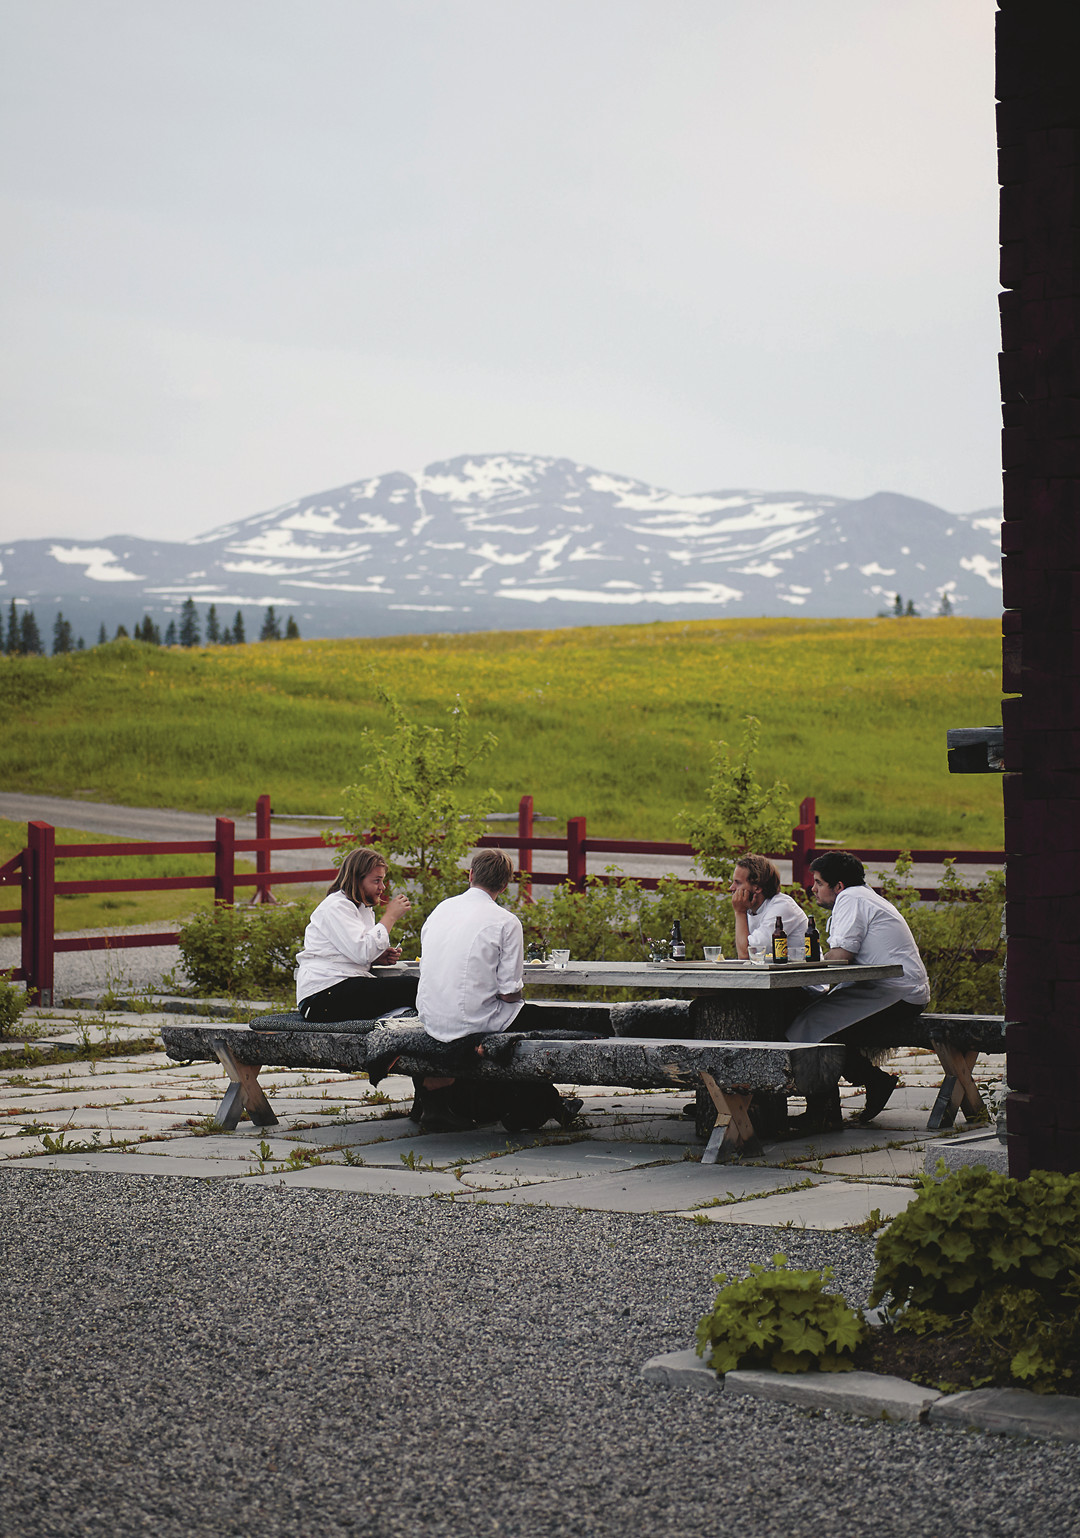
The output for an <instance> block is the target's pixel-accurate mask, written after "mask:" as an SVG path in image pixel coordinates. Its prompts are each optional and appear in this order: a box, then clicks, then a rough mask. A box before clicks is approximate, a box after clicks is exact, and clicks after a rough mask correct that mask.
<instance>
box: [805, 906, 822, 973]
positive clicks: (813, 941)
mask: <svg viewBox="0 0 1080 1538" xmlns="http://www.w3.org/2000/svg"><path fill="white" fill-rule="evenodd" d="M806 959H807V961H815V962H816V961H820V960H821V940H820V938H819V936H818V932H817V925H816V924H815V923H814V915H813V914H812V913H811V914H810V916H809V918H808V919H807V921H806Z"/></svg>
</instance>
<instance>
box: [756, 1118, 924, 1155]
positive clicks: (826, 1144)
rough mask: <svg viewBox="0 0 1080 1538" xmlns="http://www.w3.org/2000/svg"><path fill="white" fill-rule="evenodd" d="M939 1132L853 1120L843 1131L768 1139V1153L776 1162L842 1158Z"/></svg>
mask: <svg viewBox="0 0 1080 1538" xmlns="http://www.w3.org/2000/svg"><path fill="white" fill-rule="evenodd" d="M935 1136H937V1134H936V1133H933V1132H927V1131H926V1130H925V1129H923V1130H922V1131H921V1132H920V1131H916V1130H915V1129H914V1128H912V1127H905V1128H904V1129H903V1130H902V1131H894V1130H890V1129H888V1128H885V1127H879V1126H878V1125H877V1124H876V1123H875V1124H874V1126H872V1127H859V1126H856V1125H855V1124H854V1123H853V1122H849V1123H848V1124H847V1125H845V1127H844V1128H843V1130H842V1131H841V1132H818V1133H813V1134H811V1135H810V1136H808V1137H795V1138H785V1139H784V1141H783V1142H776V1143H768V1144H766V1148H765V1157H766V1159H768V1160H769V1161H770V1162H771V1163H773V1164H809V1163H813V1161H814V1160H816V1159H842V1158H846V1157H848V1156H849V1155H851V1154H858V1153H870V1152H871V1151H872V1150H873V1149H875V1148H886V1147H888V1146H889V1145H890V1144H893V1143H923V1142H926V1141H927V1140H929V1139H931V1138H933V1137H935Z"/></svg>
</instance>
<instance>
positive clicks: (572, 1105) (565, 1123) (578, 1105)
mask: <svg viewBox="0 0 1080 1538" xmlns="http://www.w3.org/2000/svg"><path fill="white" fill-rule="evenodd" d="M584 1106H585V1102H584V1100H579V1099H578V1098H577V1096H576V1095H567V1097H566V1099H565V1100H564V1101H563V1102H562V1104H561V1105H560V1107H559V1110H558V1113H557V1115H558V1122H559V1126H560V1127H569V1126H570V1125H571V1124H572V1123H573V1122H575V1121H577V1119H578V1117H579V1116H580V1114H581V1112H582V1110H583V1108H584Z"/></svg>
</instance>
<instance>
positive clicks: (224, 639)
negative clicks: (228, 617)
mask: <svg viewBox="0 0 1080 1538" xmlns="http://www.w3.org/2000/svg"><path fill="white" fill-rule="evenodd" d="M221 644H222V646H231V645H232V644H233V636H232V631H231V630H230V629H229V627H228V625H226V626H225V629H224V630H223V631H222V632H221Z"/></svg>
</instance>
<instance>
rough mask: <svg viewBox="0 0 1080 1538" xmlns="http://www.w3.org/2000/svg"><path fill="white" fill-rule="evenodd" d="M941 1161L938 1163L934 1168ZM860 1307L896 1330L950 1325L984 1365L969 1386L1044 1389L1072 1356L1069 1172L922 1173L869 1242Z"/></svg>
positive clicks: (1078, 1301) (1074, 1203) (1077, 1202)
mask: <svg viewBox="0 0 1080 1538" xmlns="http://www.w3.org/2000/svg"><path fill="white" fill-rule="evenodd" d="M941 1169H942V1166H941V1165H939V1170H941ZM877 1259H878V1269H877V1275H876V1277H875V1279H874V1286H873V1289H872V1291H871V1294H870V1302H871V1304H876V1303H881V1302H882V1301H883V1300H885V1299H886V1298H889V1299H891V1302H890V1315H891V1318H892V1320H893V1323H894V1326H895V1328H896V1329H897V1330H898V1331H910V1332H912V1333H914V1334H916V1335H925V1334H929V1333H942V1332H950V1333H953V1334H962V1335H965V1336H967V1337H969V1338H970V1339H971V1340H972V1342H974V1343H977V1345H978V1346H979V1348H980V1349H981V1351H982V1352H983V1353H984V1355H985V1356H986V1357H987V1359H988V1360H989V1362H990V1371H989V1373H988V1374H987V1375H985V1376H982V1377H980V1378H977V1379H975V1380H973V1381H975V1383H976V1386H978V1384H980V1383H990V1382H999V1381H1004V1382H1008V1381H1009V1380H1010V1379H1011V1380H1015V1381H1018V1382H1022V1383H1025V1384H1026V1385H1027V1386H1028V1387H1030V1388H1036V1389H1039V1388H1047V1387H1049V1386H1051V1385H1052V1383H1053V1382H1054V1381H1055V1380H1056V1379H1058V1378H1060V1377H1066V1378H1067V1377H1070V1376H1072V1372H1073V1366H1072V1362H1074V1361H1075V1358H1076V1357H1077V1355H1078V1353H1080V1174H1071V1175H1061V1174H1057V1173H1054V1172H1050V1171H1046V1170H1034V1171H1032V1173H1031V1174H1030V1175H1029V1176H1028V1177H1027V1179H1026V1180H1011V1179H1010V1178H1009V1177H1008V1176H1006V1175H1002V1174H1000V1173H999V1172H998V1171H996V1170H990V1169H986V1168H985V1167H983V1166H977V1165H972V1166H968V1167H965V1168H962V1169H958V1170H954V1171H953V1172H952V1173H951V1174H949V1175H947V1176H945V1178H944V1179H940V1180H933V1179H930V1178H924V1181H923V1187H922V1190H921V1192H920V1194H919V1196H918V1197H917V1198H916V1200H915V1201H914V1202H912V1203H911V1205H910V1206H909V1207H908V1208H907V1209H906V1210H905V1211H904V1212H902V1213H901V1214H900V1215H899V1216H898V1217H896V1218H894V1219H893V1222H892V1223H891V1225H890V1226H889V1228H888V1229H887V1230H886V1232H885V1233H884V1234H883V1235H882V1237H881V1238H880V1239H879V1241H878V1246H877Z"/></svg>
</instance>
